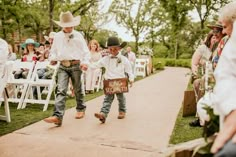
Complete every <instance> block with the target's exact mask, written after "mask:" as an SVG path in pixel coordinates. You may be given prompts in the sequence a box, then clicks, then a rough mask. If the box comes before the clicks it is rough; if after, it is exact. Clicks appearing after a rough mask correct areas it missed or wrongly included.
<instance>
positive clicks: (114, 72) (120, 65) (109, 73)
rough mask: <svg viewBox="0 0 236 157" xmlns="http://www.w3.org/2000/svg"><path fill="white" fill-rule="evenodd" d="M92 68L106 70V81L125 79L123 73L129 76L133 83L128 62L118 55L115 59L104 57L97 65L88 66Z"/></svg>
mask: <svg viewBox="0 0 236 157" xmlns="http://www.w3.org/2000/svg"><path fill="white" fill-rule="evenodd" d="M90 66H91V67H92V68H95V67H97V68H102V67H104V68H105V69H106V71H105V74H104V78H105V79H106V80H107V79H117V78H125V77H126V76H125V73H127V74H128V75H129V80H130V81H134V75H133V73H132V68H131V64H130V62H129V60H128V59H127V58H126V57H125V56H123V55H121V54H118V55H117V56H116V57H114V58H113V57H112V56H110V55H109V56H105V57H103V58H102V59H100V60H99V61H98V62H97V63H94V64H92V65H90Z"/></svg>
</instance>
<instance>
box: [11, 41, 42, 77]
mask: <svg viewBox="0 0 236 157" xmlns="http://www.w3.org/2000/svg"><path fill="white" fill-rule="evenodd" d="M21 47H22V48H24V53H23V57H22V58H21V61H22V62H32V61H33V62H36V61H37V56H36V50H35V48H36V47H39V43H37V42H35V41H34V40H33V39H31V38H29V39H26V41H25V43H23V44H21ZM27 74H28V70H27V69H21V70H19V71H16V72H14V77H15V78H22V77H23V78H26V77H27Z"/></svg>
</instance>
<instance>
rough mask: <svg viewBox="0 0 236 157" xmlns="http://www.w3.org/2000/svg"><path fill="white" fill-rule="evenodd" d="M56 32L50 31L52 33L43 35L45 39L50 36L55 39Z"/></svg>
mask: <svg viewBox="0 0 236 157" xmlns="http://www.w3.org/2000/svg"><path fill="white" fill-rule="evenodd" d="M55 34H56V32H50V33H49V36H47V35H45V36H43V37H44V39H45V40H47V41H48V40H49V39H50V38H51V39H53V38H54V36H55Z"/></svg>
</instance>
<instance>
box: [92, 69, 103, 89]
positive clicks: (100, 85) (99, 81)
mask: <svg viewBox="0 0 236 157" xmlns="http://www.w3.org/2000/svg"><path fill="white" fill-rule="evenodd" d="M102 81H103V77H102V69H100V71H99V74H98V77H97V80H96V83H95V86H94V89H96V92H99V90H100V89H102V88H103V83H102Z"/></svg>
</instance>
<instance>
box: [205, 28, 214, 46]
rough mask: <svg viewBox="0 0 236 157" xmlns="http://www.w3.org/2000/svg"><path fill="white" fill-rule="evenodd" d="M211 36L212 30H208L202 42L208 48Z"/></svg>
mask: <svg viewBox="0 0 236 157" xmlns="http://www.w3.org/2000/svg"><path fill="white" fill-rule="evenodd" d="M212 37H213V32H212V31H210V32H209V33H208V34H207V37H206V40H205V42H204V44H205V45H206V46H207V47H208V48H210V46H211V38H212Z"/></svg>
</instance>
